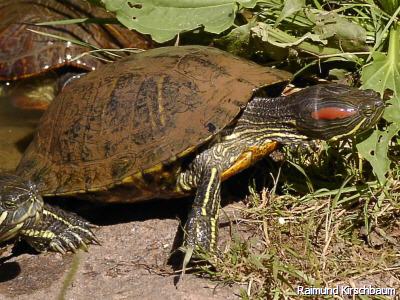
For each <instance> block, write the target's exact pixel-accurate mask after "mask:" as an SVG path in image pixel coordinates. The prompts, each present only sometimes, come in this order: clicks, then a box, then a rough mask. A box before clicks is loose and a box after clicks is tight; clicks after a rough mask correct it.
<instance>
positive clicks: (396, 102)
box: [383, 95, 400, 124]
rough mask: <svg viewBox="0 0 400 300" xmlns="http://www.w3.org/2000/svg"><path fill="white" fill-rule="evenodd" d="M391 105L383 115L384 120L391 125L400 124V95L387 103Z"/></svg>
mask: <svg viewBox="0 0 400 300" xmlns="http://www.w3.org/2000/svg"><path fill="white" fill-rule="evenodd" d="M386 104H389V106H388V107H386V109H385V112H384V113H383V118H384V119H385V120H386V121H388V122H390V123H392V122H393V123H397V124H400V95H399V96H398V97H393V98H392V99H390V100H389V101H387V102H386Z"/></svg>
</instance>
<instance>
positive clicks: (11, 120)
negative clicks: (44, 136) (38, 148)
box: [0, 96, 42, 171]
mask: <svg viewBox="0 0 400 300" xmlns="http://www.w3.org/2000/svg"><path fill="white" fill-rule="evenodd" d="M41 115H42V112H40V111H29V110H22V109H18V108H15V107H13V105H12V104H11V100H10V99H8V98H7V97H4V96H3V97H0V171H12V170H14V169H15V167H16V166H17V164H18V162H19V160H20V159H21V157H22V154H23V151H24V149H25V148H26V147H27V146H28V144H29V142H30V141H31V139H32V136H33V133H34V131H35V128H36V126H37V124H38V122H39V119H40V116H41Z"/></svg>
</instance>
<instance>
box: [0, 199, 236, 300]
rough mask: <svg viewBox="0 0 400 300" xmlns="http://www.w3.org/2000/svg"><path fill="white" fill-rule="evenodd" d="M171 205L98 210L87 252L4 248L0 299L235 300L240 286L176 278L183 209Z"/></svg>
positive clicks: (189, 276) (180, 203)
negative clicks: (95, 239)
mask: <svg viewBox="0 0 400 300" xmlns="http://www.w3.org/2000/svg"><path fill="white" fill-rule="evenodd" d="M174 202H175V203H173V204H172V207H171V206H169V204H168V203H167V202H164V203H159V202H155V203H143V204H137V205H128V206H123V205H121V206H116V207H112V208H110V207H103V208H99V209H97V214H96V213H95V217H96V218H98V217H99V216H101V215H103V216H104V215H105V214H108V216H107V217H105V218H104V220H102V222H101V223H103V222H104V223H108V224H107V225H105V224H103V225H100V226H99V228H97V229H95V232H96V235H97V237H98V238H99V239H100V241H101V245H100V246H98V245H91V246H90V247H89V251H88V252H84V251H79V252H78V253H76V254H67V255H61V254H57V253H42V254H37V253H29V251H30V250H29V247H27V246H24V245H22V246H21V245H19V246H14V247H12V246H11V245H10V246H8V249H7V250H6V251H5V253H2V254H1V257H2V260H3V262H2V263H1V261H0V299H4V300H11V299H20V300H25V299H26V300H28V299H29V300H36V299H38V300H39V299H74V300H78V299H79V300H81V299H237V298H238V293H239V286H224V285H222V284H221V283H218V282H212V281H210V280H207V279H203V278H199V277H197V276H195V275H193V274H185V276H184V278H183V279H181V280H180V279H179V274H180V273H179V271H177V270H175V271H174V269H177V268H178V267H179V265H178V264H177V261H178V259H175V262H174V261H173V260H172V261H171V259H170V257H171V252H172V249H175V247H176V244H177V243H179V240H180V234H179V233H180V225H179V221H178V220H177V219H176V218H175V217H174V211H175V212H176V211H182V209H180V208H179V207H185V206H186V204H184V203H183V201H182V200H178V201H174ZM228 210H229V209H228ZM92 211H93V210H92ZM167 211H169V212H168V213H166V212H167ZM129 212H131V213H129ZM126 219H130V221H127V220H126ZM110 220H113V221H112V222H113V224H110V223H109V222H110ZM221 235H222V237H224V236H225V237H226V236H227V235H229V233H228V229H227V228H222V230H221ZM172 257H173V256H172Z"/></svg>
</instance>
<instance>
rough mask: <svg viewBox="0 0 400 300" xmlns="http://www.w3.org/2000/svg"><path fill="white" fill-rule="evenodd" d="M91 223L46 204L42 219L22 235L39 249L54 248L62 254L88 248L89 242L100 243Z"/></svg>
mask: <svg viewBox="0 0 400 300" xmlns="http://www.w3.org/2000/svg"><path fill="white" fill-rule="evenodd" d="M95 227H97V226H95V225H92V224H90V223H89V222H87V221H86V220H83V219H82V218H81V217H79V216H77V215H75V214H73V213H68V212H65V211H63V210H61V209H59V208H55V207H51V206H48V205H46V206H45V209H44V210H43V216H42V218H41V220H40V221H39V222H38V223H36V224H34V225H33V226H32V228H28V229H26V230H25V231H24V232H23V233H22V235H23V238H25V239H26V241H27V242H28V243H29V244H30V245H31V246H33V247H34V248H35V249H36V250H37V251H39V252H41V251H46V250H53V251H55V252H59V253H61V254H65V253H66V252H69V251H71V252H76V251H77V250H78V249H83V250H85V251H87V250H88V246H87V245H89V244H98V245H99V244H100V241H99V240H98V239H97V238H96V236H95V235H94V233H93V231H92V228H95Z"/></svg>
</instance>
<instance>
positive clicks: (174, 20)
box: [102, 0, 260, 42]
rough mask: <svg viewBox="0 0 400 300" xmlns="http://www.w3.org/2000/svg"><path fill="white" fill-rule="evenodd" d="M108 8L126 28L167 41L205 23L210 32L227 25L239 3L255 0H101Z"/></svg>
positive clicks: (246, 5)
mask: <svg viewBox="0 0 400 300" xmlns="http://www.w3.org/2000/svg"><path fill="white" fill-rule="evenodd" d="M102 2H103V3H104V5H105V7H106V9H107V10H109V11H112V12H115V13H116V16H117V19H118V20H119V21H120V22H121V23H122V24H123V25H125V26H126V27H128V28H129V29H135V30H137V31H139V32H141V33H145V34H151V36H152V38H153V39H154V40H155V41H157V42H166V41H168V40H170V39H173V38H174V37H175V36H176V35H177V34H179V33H181V32H184V31H188V30H193V29H196V28H199V27H201V26H204V30H205V31H208V32H211V33H221V32H222V31H224V30H226V29H228V28H230V27H231V26H232V25H233V21H234V19H235V16H236V11H237V10H238V8H239V5H240V6H244V7H253V6H254V5H255V4H256V3H257V2H260V1H256V0H241V1H233V0H140V1H133V0H132V1H130V0H102Z"/></svg>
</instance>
